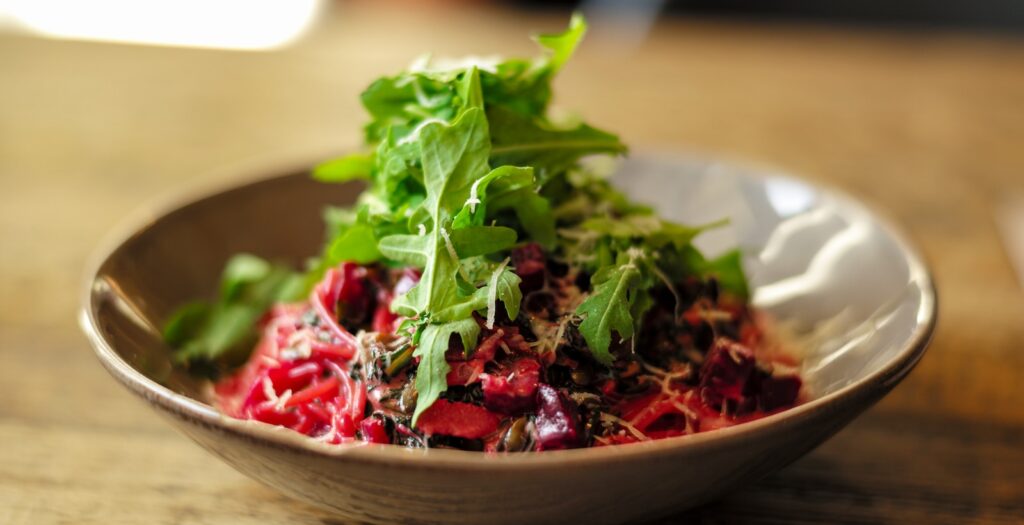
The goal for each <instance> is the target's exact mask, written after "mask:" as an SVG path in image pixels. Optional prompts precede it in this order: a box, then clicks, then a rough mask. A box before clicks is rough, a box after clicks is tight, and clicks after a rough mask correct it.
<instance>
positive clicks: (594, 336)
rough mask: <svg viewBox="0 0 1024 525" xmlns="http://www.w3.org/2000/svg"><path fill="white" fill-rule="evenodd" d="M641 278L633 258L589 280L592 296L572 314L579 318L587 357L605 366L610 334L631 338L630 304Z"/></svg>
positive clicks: (609, 354) (631, 317)
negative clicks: (588, 349)
mask: <svg viewBox="0 0 1024 525" xmlns="http://www.w3.org/2000/svg"><path fill="white" fill-rule="evenodd" d="M640 279H641V274H640V269H639V267H638V266H637V261H636V258H635V257H630V258H629V260H627V261H626V262H625V263H623V264H621V265H619V266H614V267H605V268H602V269H601V270H600V271H598V272H597V273H596V274H594V277H593V278H592V279H591V283H592V284H593V292H592V293H591V294H590V296H589V297H587V298H586V300H584V301H583V302H582V303H581V304H580V306H579V308H577V309H576V314H577V315H581V316H583V322H582V323H580V334H582V335H583V338H584V339H585V340H586V341H587V346H588V347H589V348H590V353H591V354H592V355H593V356H594V358H595V359H597V360H598V361H599V362H601V363H602V364H604V365H605V366H610V365H611V364H612V355H611V353H610V352H609V350H608V349H609V347H610V345H611V333H612V332H613V331H615V332H618V334H619V337H621V338H623V339H625V338H627V337H632V335H633V316H632V314H631V312H630V309H631V306H632V305H631V303H632V301H633V300H635V296H634V289H635V288H636V286H637V285H638V284H639V283H640Z"/></svg>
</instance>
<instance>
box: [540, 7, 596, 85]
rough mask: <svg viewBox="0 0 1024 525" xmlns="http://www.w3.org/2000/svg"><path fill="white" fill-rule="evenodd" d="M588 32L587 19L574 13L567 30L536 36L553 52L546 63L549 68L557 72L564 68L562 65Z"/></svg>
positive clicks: (541, 43) (552, 71)
mask: <svg viewBox="0 0 1024 525" xmlns="http://www.w3.org/2000/svg"><path fill="white" fill-rule="evenodd" d="M586 33H587V21H586V20H585V19H584V18H583V15H582V14H580V13H573V15H572V18H570V19H569V28H568V29H566V30H565V31H563V32H561V33H555V34H545V35H537V36H536V37H534V40H536V41H537V43H538V44H540V45H542V46H544V48H545V49H547V50H548V51H549V52H550V53H551V55H550V58H549V59H548V60H547V64H546V66H547V69H548V70H549V71H550V72H551V73H556V72H558V70H559V69H562V66H563V65H565V63H566V61H568V60H569V58H571V57H572V54H573V53H574V52H575V51H576V47H577V46H579V44H580V41H582V40H583V36H584V35H586Z"/></svg>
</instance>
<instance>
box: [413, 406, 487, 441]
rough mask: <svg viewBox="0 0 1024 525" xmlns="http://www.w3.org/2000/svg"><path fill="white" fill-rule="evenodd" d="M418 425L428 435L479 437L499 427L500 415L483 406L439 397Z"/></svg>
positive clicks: (421, 417) (424, 413) (421, 415)
mask: <svg viewBox="0 0 1024 525" xmlns="http://www.w3.org/2000/svg"><path fill="white" fill-rule="evenodd" d="M416 426H417V427H418V428H419V429H420V430H422V431H423V432H424V433H425V434H427V435H433V434H443V435H446V436H455V437H460V438H466V439H479V438H482V437H485V436H487V435H489V434H492V433H493V432H494V431H495V430H497V429H498V416H496V415H494V414H493V413H491V412H490V411H489V410H487V409H486V408H484V407H482V406H477V405H474V404H471V403H462V402H459V401H448V400H447V399H438V400H437V401H434V404H433V405H430V408H428V409H426V410H425V411H424V412H423V413H422V414H420V419H419V421H418V422H417V423H416Z"/></svg>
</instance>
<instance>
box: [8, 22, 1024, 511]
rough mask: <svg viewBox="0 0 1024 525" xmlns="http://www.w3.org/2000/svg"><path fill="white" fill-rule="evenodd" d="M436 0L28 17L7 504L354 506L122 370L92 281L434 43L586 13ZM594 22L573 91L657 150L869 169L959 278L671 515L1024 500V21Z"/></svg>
mask: <svg viewBox="0 0 1024 525" xmlns="http://www.w3.org/2000/svg"><path fill="white" fill-rule="evenodd" d="M411 9H412V8H411V7H408V6H407V7H406V11H402V12H398V11H394V12H387V11H377V10H370V9H369V8H367V7H349V6H348V5H346V6H343V8H342V9H338V8H334V9H332V10H331V11H330V12H329V13H328V14H327V16H326V17H325V18H324V19H323V20H322V21H321V22H319V23H318V25H317V26H316V28H315V30H314V31H313V32H312V33H311V34H309V35H308V36H307V37H306V38H304V39H303V40H301V41H300V42H298V43H297V44H295V45H293V46H291V47H288V48H285V49H282V50H277V51H273V52H263V53H240V52H227V51H210V50H188V49H172V48H161V47H144V46H123V45H111V44H100V43H73V42H63V41H52V40H41V39H35V38H30V37H26V36H13V35H2V36H0V77H2V78H3V81H0V238H2V242H3V244H2V246H3V247H2V249H0V352H2V354H0V355H2V362H0V399H2V401H0V522H2V523H10V524H20V523H33V524H34V523H59V522H67V523H103V524H109V523H140V522H148V523H159V524H163V523H286V522H287V523H337V522H336V521H334V520H333V519H332V518H331V517H329V516H327V515H325V514H322V513H321V512H320V511H318V510H316V509H313V508H311V507H308V506H306V505H303V504H301V503H297V502H294V501H292V500H289V499H287V498H285V497H283V496H279V495H277V494H276V493H275V492H273V491H271V490H270V489H267V488H264V487H262V486H261V485H259V484H257V483H256V482H253V481H250V480H248V479H247V478H245V477H243V476H242V475H241V474H238V473H236V472H234V471H233V470H231V469H230V468H229V467H227V466H226V465H224V464H222V463H220V462H219V461H217V460H215V459H213V458H212V457H211V456H209V455H207V454H206V453H205V452H203V451H202V450H200V449H199V448H198V447H196V446H195V445H193V444H192V443H190V442H189V441H188V440H187V439H185V438H184V437H182V436H180V435H178V434H176V433H175V432H174V431H172V430H171V428H170V427H169V426H168V425H166V424H165V423H164V422H163V421H161V420H160V419H159V418H158V417H157V416H156V415H155V413H153V412H151V411H150V410H149V409H148V408H147V407H145V406H144V405H143V404H142V403H141V402H139V401H137V400H136V399H134V398H133V397H131V396H130V395H129V394H128V393H127V392H126V391H125V390H123V389H122V388H121V387H119V386H118V385H117V384H116V383H115V382H114V381H113V380H112V379H111V378H110V377H108V376H107V374H106V373H105V372H104V371H103V370H102V369H101V367H100V366H99V365H98V363H97V361H96V360H95V359H94V357H93V355H92V352H91V350H90V349H89V346H88V344H87V343H86V341H85V339H84V338H83V336H82V335H81V334H80V333H79V330H78V328H77V326H76V322H75V320H76V308H77V304H76V300H77V290H78V288H79V282H80V279H81V278H82V273H81V272H82V268H83V266H84V261H85V259H86V257H87V256H88V254H89V252H90V250H92V249H93V248H94V247H95V246H96V244H97V242H98V240H99V239H100V238H101V237H102V236H103V235H104V233H105V232H107V231H108V230H109V229H110V228H112V227H113V226H114V225H115V224H117V223H118V221H119V220H121V219H122V218H123V217H124V216H125V215H127V214H128V213H129V212H131V211H132V210H133V209H136V208H137V207H139V206H140V203H142V202H146V201H151V200H153V199H154V198H159V197H160V196H161V195H163V194H165V193H167V192H174V191H179V190H180V188H182V187H184V186H187V185H189V184H193V183H197V182H200V181H202V180H204V179H208V178H210V177H211V175H210V173H214V172H217V170H218V169H219V168H222V167H224V166H231V165H234V164H235V163H236V162H239V161H246V160H252V159H257V158H259V159H264V160H266V161H268V162H269V161H274V162H278V161H290V160H296V159H304V160H310V159H315V158H318V157H322V156H323V155H325V154H328V153H331V152H336V151H339V150H343V149H346V148H348V147H351V146H353V145H355V144H357V141H358V138H359V132H358V126H359V124H360V123H361V122H362V121H363V118H364V117H363V115H362V113H361V109H360V108H359V106H358V104H357V98H356V97H357V95H358V93H359V91H360V90H361V89H362V87H364V86H365V85H366V84H367V82H368V81H369V80H371V79H373V78H375V77H376V76H377V75H380V74H384V73H387V72H392V71H395V70H397V69H398V68H400V67H402V66H404V65H405V64H407V63H408V62H409V60H410V59H411V58H412V57H414V56H416V55H418V54H419V53H421V52H422V51H424V50H432V51H435V52H437V53H438V54H464V53H466V52H467V51H472V52H477V53H493V52H502V53H532V52H533V49H532V45H531V44H530V42H529V41H528V40H526V39H525V38H524V35H525V33H526V32H527V30H528V29H556V28H558V27H559V26H560V25H561V24H562V23H564V19H562V18H555V17H554V16H553V15H551V14H545V15H538V14H526V13H518V12H504V11H483V12H478V11H465V10H464V11H459V12H441V11H437V10H435V11H431V12H411V11H410V10H411ZM438 28H444V30H442V31H438V30H437V29H438ZM395 35H400V36H397V37H396V36H395ZM591 35H592V37H593V38H592V39H591V40H589V41H588V42H587V43H586V44H585V45H584V47H583V49H582V50H581V51H580V53H579V57H578V59H576V60H575V61H573V62H572V63H571V64H570V65H569V67H568V68H567V70H566V71H565V72H564V74H563V77H562V78H560V79H559V81H558V89H559V92H560V93H561V96H560V97H559V98H558V103H559V104H560V106H562V107H565V108H571V109H573V110H577V111H579V112H580V113H582V114H585V115H587V116H588V118H589V119H591V120H592V121H593V122H595V123H598V124H599V125H602V126H605V127H608V128H611V129H615V130H619V131H621V134H622V135H623V137H624V138H625V139H626V140H627V141H628V142H629V143H631V144H634V145H637V146H638V147H640V148H660V149H671V150H688V151H701V152H711V153H714V154H721V155H725V156H730V157H740V158H746V159H752V160H755V161H759V162H764V163H768V164H773V165H777V166H781V167H784V168H786V169H788V170H791V171H794V172H796V173H800V174H803V175H804V176H806V177H808V178H810V179H813V180H816V181H821V182H825V183H828V184H831V185H835V186H838V187H840V188H843V189H844V190H846V191H848V192H850V193H852V194H854V195H856V196H858V197H860V198H862V199H863V200H865V201H866V202H868V203H870V204H871V205H873V206H874V207H876V208H877V209H879V210H881V211H882V212H883V213H884V214H886V215H888V216H890V217H892V218H893V219H895V220H896V221H897V222H898V223H900V224H901V225H903V226H904V227H905V228H906V230H907V231H908V232H909V235H910V237H912V238H913V240H914V241H916V243H917V244H918V246H920V247H921V249H922V251H923V252H924V254H925V256H926V258H927V259H928V261H929V262H930V264H931V266H932V268H933V269H934V272H935V277H936V280H937V283H938V288H939V292H940V298H941V315H940V318H941V319H940V322H939V326H938V331H937V334H936V337H935V340H934V344H933V345H932V347H931V349H930V350H929V351H928V354H927V355H926V356H925V358H924V360H923V361H922V362H921V363H920V365H919V366H918V367H917V369H916V370H915V371H914V372H913V374H911V376H910V377H909V378H908V379H907V380H906V381H905V382H904V383H903V384H901V385H900V386H899V387H898V388H897V389H896V390H895V391H894V392H893V393H892V394H891V395H890V396H888V397H887V398H886V399H885V400H884V401H882V402H881V403H879V404H878V405H877V406H876V407H875V408H873V409H872V410H870V411H869V412H868V413H866V414H865V415H864V416H862V417H861V418H860V419H858V420H857V421H856V422H854V423H853V424H851V425H850V426H849V427H848V428H847V429H845V430H843V431H842V432H841V433H840V434H838V435H837V436H836V437H835V438H834V439H832V440H830V441H829V442H828V443H826V444H825V445H823V446H821V447H820V448H819V449H817V450H816V451H815V452H813V453H812V454H810V455H808V456H807V457H805V458H803V459H801V460H799V461H798V462H796V463H795V464H793V465H792V466H790V467H788V468H786V469H785V470H783V471H782V472H780V473H778V474H775V475H773V476H770V477H769V478H767V479H764V480H763V481H761V482H759V483H757V484H755V485H753V486H750V487H747V488H743V489H741V490H739V491H738V492H735V493H733V494H731V495H729V496H727V497H726V498H725V499H723V500H721V501H719V502H716V503H713V504H711V505H708V506H706V507H703V508H700V509H697V510H695V511H692V512H690V513H687V514H685V515H682V516H678V517H676V518H673V519H669V520H665V523H677V522H688V523H689V522H696V523H737V522H750V523H776V522H831V523H908V522H925V523H947V522H948V523H1008V522H1016V523H1021V522H1024V388H1022V387H1021V381H1022V379H1024V378H1022V370H1024V350H1022V345H1024V322H1022V321H1024V296H1022V294H1021V287H1020V284H1019V282H1018V281H1017V277H1016V275H1015V274H1014V272H1013V269H1012V265H1011V263H1010V259H1009V258H1008V256H1007V255H1006V252H1005V250H1004V247H1003V245H1002V242H1001V240H1000V237H999V235H998V228H997V222H996V219H995V218H994V217H995V216H994V211H995V210H996V209H998V207H999V206H1001V205H1002V204H1003V203H1005V202H1007V201H1008V200H1009V199H1011V197H1012V195H1014V194H1024V146H1022V144H1024V41H1021V40H1014V39H1012V38H1008V37H1002V38H995V37H991V36H989V37H983V36H978V35H973V36H972V35H961V34H951V33H906V32H902V33H901V32H892V31H872V30H852V29H841V28H835V27H831V28H830V27H813V26H789V25H752V24H749V25H748V24H738V23H724V22H707V21H703V22H701V21H679V20H675V21H666V22H663V23H662V24H660V25H658V26H656V27H655V29H654V31H653V32H652V33H651V35H650V37H649V38H648V39H647V40H646V41H644V42H643V43H641V44H639V45H638V46H635V47H631V45H630V43H629V42H627V41H623V40H618V41H617V40H614V39H611V38H609V37H607V36H606V35H605V36H602V34H601V33H600V32H599V31H598V30H594V31H592V33H591ZM217 176H219V175H214V176H213V177H217Z"/></svg>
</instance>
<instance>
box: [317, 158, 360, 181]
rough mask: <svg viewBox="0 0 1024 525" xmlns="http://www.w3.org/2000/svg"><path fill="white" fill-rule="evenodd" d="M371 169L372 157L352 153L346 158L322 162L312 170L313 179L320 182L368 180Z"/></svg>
mask: <svg viewBox="0 0 1024 525" xmlns="http://www.w3.org/2000/svg"><path fill="white" fill-rule="evenodd" d="M372 168H373V157H372V156H370V155H367V154H365V153H353V154H351V155H349V156H347V157H342V158H340V159H334V160H330V161H327V162H324V163H322V164H320V165H319V166H317V167H315V168H313V178H314V179H316V180H318V181H321V182H347V181H350V180H354V179H369V178H370V171H371V170H372Z"/></svg>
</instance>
